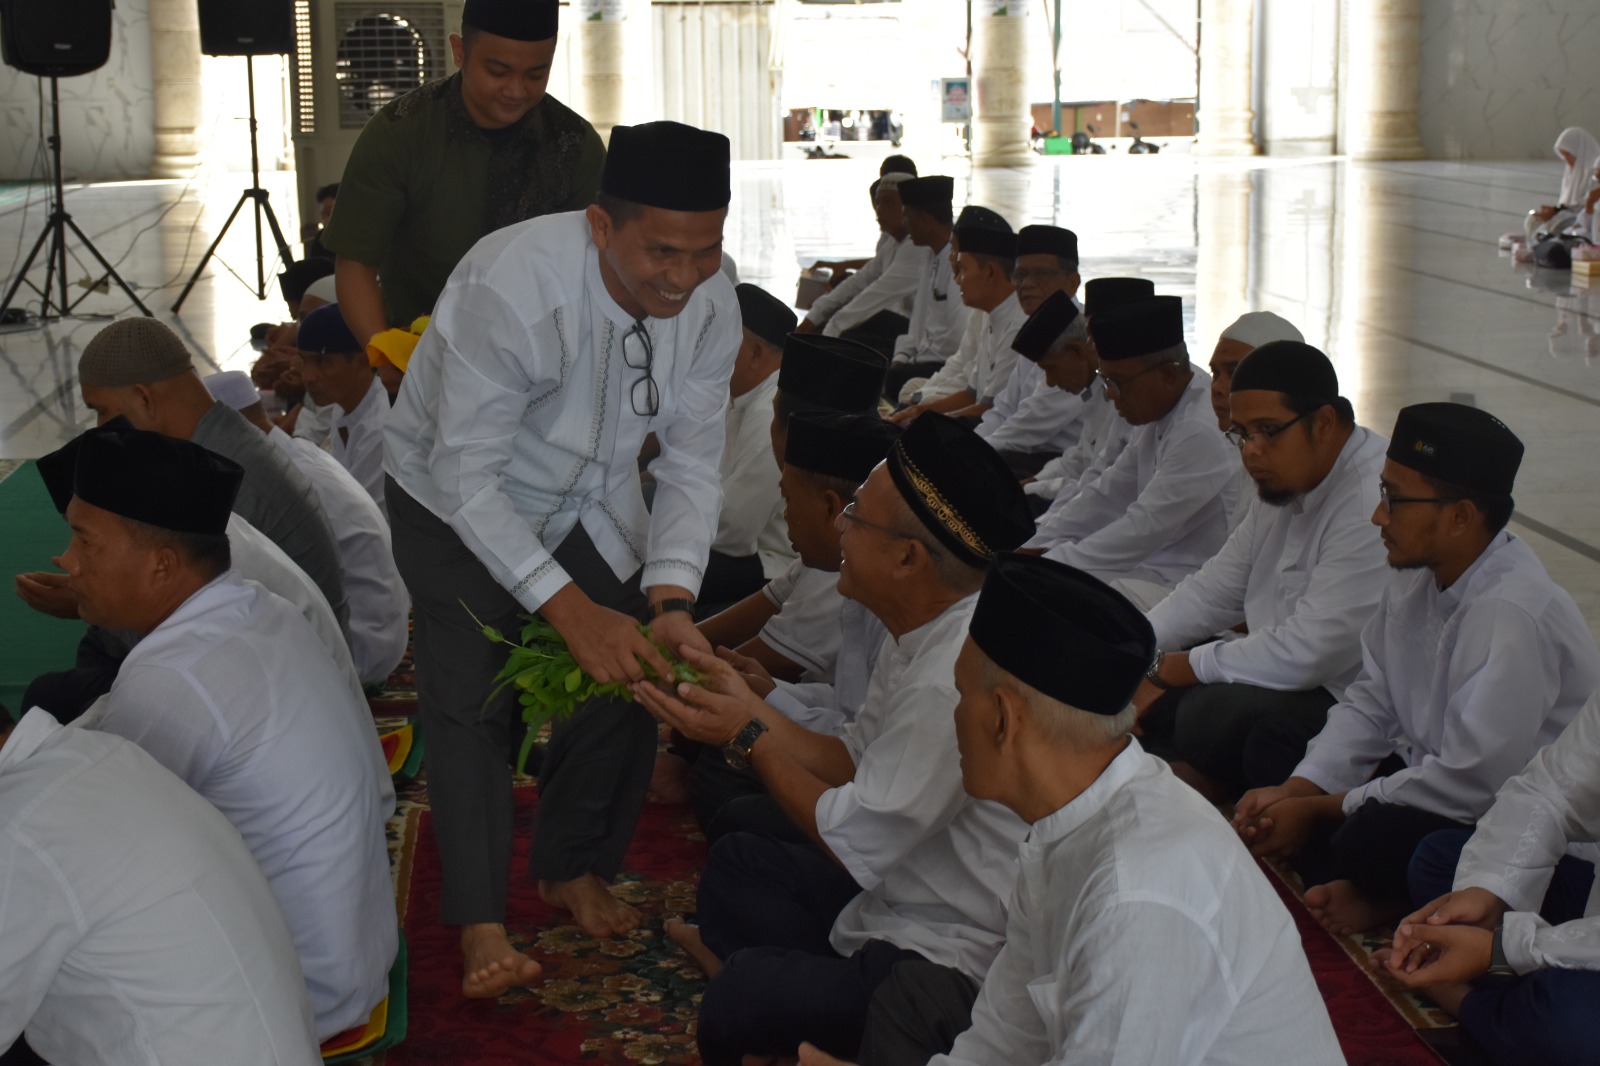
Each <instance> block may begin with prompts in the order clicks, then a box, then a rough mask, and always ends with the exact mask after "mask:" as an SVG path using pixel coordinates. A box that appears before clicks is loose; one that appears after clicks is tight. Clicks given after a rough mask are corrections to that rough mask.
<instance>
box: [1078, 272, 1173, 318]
mask: <svg viewBox="0 0 1600 1066" xmlns="http://www.w3.org/2000/svg"><path fill="white" fill-rule="evenodd" d="M1155 294H1156V284H1155V282H1153V281H1151V280H1150V279H1149V278H1095V279H1094V280H1093V281H1087V282H1084V285H1083V313H1084V314H1086V315H1090V316H1094V315H1097V314H1099V313H1100V312H1101V311H1109V310H1111V309H1112V308H1113V307H1115V306H1116V305H1117V304H1120V303H1126V302H1127V301H1128V300H1142V299H1144V298H1145V297H1147V296H1154V295H1155Z"/></svg>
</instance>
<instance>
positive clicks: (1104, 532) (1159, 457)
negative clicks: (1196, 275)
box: [1028, 296, 1239, 608]
mask: <svg viewBox="0 0 1600 1066" xmlns="http://www.w3.org/2000/svg"><path fill="white" fill-rule="evenodd" d="M1089 333H1090V335H1091V336H1092V337H1093V338H1094V342H1095V350H1096V351H1097V352H1098V353H1099V356H1100V379H1101V380H1102V381H1103V382H1105V387H1106V392H1107V394H1108V395H1109V396H1110V397H1111V400H1112V402H1113V403H1114V404H1115V405H1116V408H1117V412H1118V413H1119V414H1120V415H1121V416H1122V418H1123V419H1124V420H1125V421H1126V422H1128V423H1129V424H1130V425H1132V426H1135V427H1137V428H1136V430H1135V432H1134V434H1133V436H1132V437H1131V438H1130V439H1129V441H1128V444H1127V446H1126V447H1125V448H1124V449H1123V450H1122V453H1121V454H1120V455H1118V456H1117V459H1116V461H1115V462H1114V463H1112V464H1111V465H1110V466H1109V467H1107V468H1106V470H1105V472H1104V473H1102V474H1101V475H1100V476H1099V477H1097V478H1096V479H1095V480H1094V481H1092V482H1090V483H1089V484H1087V485H1084V486H1083V487H1082V488H1081V489H1079V490H1078V491H1077V492H1076V494H1075V495H1074V496H1073V497H1072V499H1071V500H1069V501H1068V502H1066V503H1065V504H1063V505H1062V506H1061V507H1059V508H1056V509H1054V510H1051V511H1047V512H1046V513H1045V515H1044V517H1042V518H1041V519H1040V520H1039V524H1038V525H1039V528H1038V532H1037V533H1036V534H1035V535H1034V537H1033V539H1032V540H1030V541H1029V542H1028V547H1029V548H1030V549H1032V550H1033V551H1035V552H1042V553H1044V554H1045V555H1046V556H1047V557H1048V558H1051V559H1055V560H1056V561H1058V562H1064V563H1067V564H1069V565H1071V566H1075V567H1077V568H1078V569H1080V570H1086V571H1088V572H1089V573H1091V574H1094V575H1095V576H1096V577H1099V578H1100V579H1101V580H1102V581H1106V582H1108V583H1110V584H1112V585H1114V586H1115V587H1116V588H1117V590H1118V591H1119V592H1121V593H1122V594H1123V595H1125V596H1127V597H1128V598H1129V599H1131V600H1133V602H1134V603H1136V604H1138V605H1139V606H1141V607H1146V608H1148V607H1152V606H1154V605H1155V604H1156V603H1157V602H1158V601H1159V600H1160V599H1161V598H1162V597H1163V596H1165V595H1166V594H1167V593H1168V592H1170V591H1172V589H1173V588H1175V587H1176V586H1177V584H1178V582H1179V581H1181V580H1183V578H1185V577H1187V576H1188V575H1189V574H1192V573H1194V572H1195V571H1196V570H1198V569H1200V566H1201V564H1203V563H1204V562H1205V561H1206V560H1207V559H1209V558H1211V556H1213V555H1215V554H1216V552H1217V549H1218V548H1221V547H1222V545H1223V542H1224V541H1226V540H1227V538H1228V510H1229V505H1230V502H1231V497H1232V496H1233V495H1234V494H1235V493H1236V492H1237V491H1238V484H1237V481H1236V479H1235V478H1234V475H1233V472H1234V470H1235V469H1236V468H1237V466H1238V463H1239V456H1238V452H1237V450H1236V449H1235V448H1233V447H1232V446H1231V445H1230V444H1228V442H1227V441H1226V440H1224V439H1223V437H1222V434H1220V433H1218V432H1217V430H1216V426H1215V424H1214V423H1213V422H1212V418H1211V406H1210V404H1209V403H1208V402H1207V395H1208V393H1209V384H1210V379H1209V378H1207V377H1206V375H1205V374H1204V373H1203V372H1201V371H1200V370H1198V369H1197V368H1196V367H1195V366H1194V365H1193V364H1191V363H1190V362H1189V350H1188V348H1187V347H1185V346H1184V342H1183V301H1182V300H1180V299H1179V298H1178V297H1176V296H1152V297H1148V298H1146V299H1142V300H1130V301H1128V302H1126V303H1121V304H1118V305H1116V306H1114V307H1112V308H1111V309H1109V310H1106V311H1099V312H1097V313H1096V314H1094V315H1093V316H1092V317H1091V318H1090V319H1089Z"/></svg>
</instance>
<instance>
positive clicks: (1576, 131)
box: [1523, 126, 1600, 248]
mask: <svg viewBox="0 0 1600 1066" xmlns="http://www.w3.org/2000/svg"><path fill="white" fill-rule="evenodd" d="M1555 152H1556V155H1558V156H1560V157H1561V162H1562V163H1564V164H1566V169H1565V170H1564V171H1562V173H1561V194H1560V197H1559V198H1558V200H1557V201H1556V202H1555V203H1553V204H1541V205H1540V206H1539V207H1536V208H1534V209H1533V210H1532V211H1529V212H1528V219H1527V221H1526V222H1525V223H1524V224H1523V230H1524V232H1525V233H1526V234H1527V238H1528V247H1530V248H1531V247H1533V246H1534V245H1535V244H1537V243H1538V242H1539V241H1541V240H1543V239H1545V238H1547V237H1554V236H1558V235H1559V234H1561V233H1564V232H1568V231H1573V230H1582V231H1583V232H1584V233H1586V234H1587V233H1588V232H1589V226H1590V224H1591V223H1590V221H1589V218H1590V212H1591V210H1592V207H1593V203H1594V200H1593V199H1592V198H1591V197H1590V193H1593V192H1595V190H1596V189H1597V188H1600V184H1597V182H1596V178H1595V164H1596V162H1597V161H1600V141H1597V140H1595V139H1594V135H1593V134H1591V133H1590V132H1589V131H1588V130H1586V129H1583V128H1581V127H1578V126H1568V127H1567V128H1566V129H1564V130H1562V131H1561V136H1559V137H1557V138H1556V144H1555Z"/></svg>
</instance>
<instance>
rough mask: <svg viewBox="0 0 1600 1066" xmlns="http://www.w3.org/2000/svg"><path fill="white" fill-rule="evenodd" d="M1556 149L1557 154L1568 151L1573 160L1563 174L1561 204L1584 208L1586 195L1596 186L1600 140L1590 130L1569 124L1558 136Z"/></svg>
mask: <svg viewBox="0 0 1600 1066" xmlns="http://www.w3.org/2000/svg"><path fill="white" fill-rule="evenodd" d="M1555 150H1556V154H1557V155H1560V153H1562V152H1566V153H1568V154H1569V155H1571V156H1572V160H1573V161H1572V163H1571V164H1570V165H1569V166H1568V167H1567V170H1566V173H1565V174H1563V175H1562V176H1561V200H1560V201H1559V202H1560V205H1561V206H1562V207H1577V208H1578V209H1579V210H1582V209H1583V200H1584V197H1586V196H1588V195H1589V190H1591V189H1593V188H1594V186H1595V180H1594V167H1595V161H1596V160H1597V159H1600V141H1596V140H1595V139H1594V137H1593V136H1592V135H1591V134H1590V133H1589V131H1588V130H1585V129H1580V128H1579V127H1577V126H1568V127H1567V128H1566V129H1564V130H1562V131H1561V136H1559V137H1557V138H1556V147H1555ZM1562 162H1566V160H1564V159H1563V160H1562Z"/></svg>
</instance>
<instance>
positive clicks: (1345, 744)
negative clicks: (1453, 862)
mask: <svg viewBox="0 0 1600 1066" xmlns="http://www.w3.org/2000/svg"><path fill="white" fill-rule="evenodd" d="M1361 665H1362V669H1361V675H1360V676H1359V677H1358V678H1357V679H1356V680H1355V682H1354V683H1353V684H1352V685H1350V687H1349V688H1348V689H1346V690H1345V693H1344V698H1343V699H1342V700H1341V701H1340V702H1339V703H1337V704H1335V705H1334V706H1333V708H1332V709H1331V710H1329V711H1328V722H1327V725H1325V726H1323V729H1322V732H1321V733H1319V734H1318V735H1317V738H1316V739H1315V740H1313V741H1312V742H1311V745H1310V747H1309V748H1308V749H1307V750H1306V756H1305V759H1304V760H1302V761H1301V763H1300V765H1299V766H1298V767H1296V768H1295V771H1294V774H1295V776H1296V777H1303V778H1305V779H1306V780H1308V781H1310V782H1311V783H1312V784H1314V785H1316V786H1317V787H1319V788H1321V789H1322V790H1323V791H1325V792H1328V793H1336V792H1345V798H1344V811H1345V813H1346V814H1349V813H1351V812H1353V811H1354V810H1355V809H1356V808H1358V807H1360V806H1361V804H1363V803H1364V802H1366V801H1367V800H1369V799H1375V800H1379V801H1381V802H1383V803H1394V804H1401V805H1403V806H1407V807H1416V808H1419V809H1421V810H1425V811H1431V812H1433V813H1434V814H1438V815H1442V816H1444V817H1446V818H1453V819H1455V820H1456V821H1459V822H1473V821H1476V820H1477V819H1478V817H1479V816H1480V815H1481V814H1483V812H1484V811H1486V810H1488V809H1489V804H1490V803H1491V802H1492V800H1493V799H1494V794H1495V791H1496V790H1497V789H1498V788H1499V787H1500V786H1501V785H1503V784H1504V783H1505V781H1506V779H1507V778H1509V777H1510V776H1511V775H1512V774H1514V773H1516V772H1517V771H1518V770H1520V769H1521V768H1522V767H1523V766H1524V765H1526V764H1527V761H1528V759H1529V758H1530V757H1531V756H1532V755H1533V753H1534V752H1535V751H1537V750H1538V749H1539V748H1541V747H1543V746H1544V745H1546V744H1548V743H1550V742H1551V741H1553V740H1554V739H1555V738H1556V737H1557V735H1559V734H1560V732H1561V730H1562V729H1564V728H1566V726H1567V724H1568V723H1569V722H1571V721H1572V719H1573V718H1574V716H1576V715H1577V713H1578V709H1579V708H1580V707H1582V706H1583V704H1584V702H1585V701H1586V700H1587V699H1588V698H1589V696H1590V694H1591V693H1593V692H1594V690H1595V687H1596V685H1597V684H1600V651H1597V650H1596V648H1595V643H1594V637H1592V636H1591V635H1590V633H1589V626H1588V624H1587V623H1586V622H1584V619H1583V615H1582V614H1581V613H1579V611H1578V607H1577V604H1575V603H1573V602H1572V597H1571V596H1569V595H1567V593H1566V592H1565V591H1563V590H1562V589H1561V587H1560V586H1558V585H1557V584H1556V583H1555V582H1554V581H1552V580H1551V579H1550V575H1549V574H1548V573H1546V572H1545V569H1544V566H1543V565H1542V564H1541V563H1540V562H1539V560H1538V557H1537V556H1535V555H1534V554H1533V550H1532V549H1531V548H1529V547H1528V545H1527V544H1526V543H1524V542H1523V541H1521V540H1519V539H1517V538H1516V537H1514V536H1512V535H1511V534H1509V533H1505V532H1502V533H1500V534H1499V535H1498V536H1496V537H1495V539H1494V540H1493V541H1492V542H1491V543H1490V545H1489V547H1488V548H1487V549H1486V550H1485V551H1484V553H1483V554H1482V555H1480V556H1478V559H1477V561H1476V562H1474V563H1473V564H1472V565H1471V566H1470V567H1468V568H1467V571H1466V572H1465V573H1464V574H1462V575H1461V576H1460V577H1459V578H1457V579H1456V581H1455V583H1454V584H1452V585H1451V586H1450V587H1449V588H1447V589H1442V590H1441V589H1440V588H1439V586H1438V583H1437V582H1436V581H1435V580H1434V577H1433V572H1432V571H1431V570H1427V569H1418V570H1407V571H1400V572H1397V573H1395V574H1394V575H1393V576H1392V577H1391V578H1390V579H1389V583H1388V585H1387V586H1386V587H1385V588H1384V591H1383V597H1382V599H1380V600H1379V601H1378V609H1377V611H1376V612H1374V614H1373V616H1372V619H1371V621H1369V622H1368V623H1367V627H1366V629H1364V630H1363V631H1362V633H1361ZM1391 753H1395V754H1398V755H1399V756H1400V757H1401V759H1403V760H1404V761H1405V764H1406V768H1405V769H1403V770H1400V771H1399V772H1397V773H1394V774H1391V775H1389V776H1388V777H1380V778H1378V779H1376V780H1373V781H1368V780H1367V779H1368V777H1370V776H1371V774H1372V771H1373V770H1374V769H1375V768H1376V767H1377V765H1378V763H1379V762H1381V761H1382V760H1383V759H1384V758H1385V757H1386V756H1388V755H1389V754H1391Z"/></svg>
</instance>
